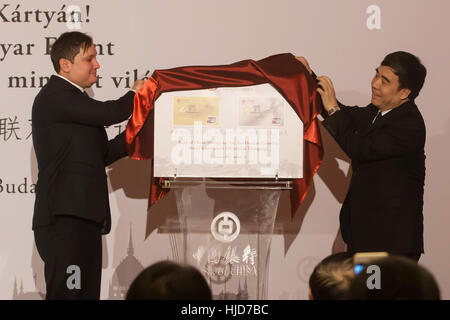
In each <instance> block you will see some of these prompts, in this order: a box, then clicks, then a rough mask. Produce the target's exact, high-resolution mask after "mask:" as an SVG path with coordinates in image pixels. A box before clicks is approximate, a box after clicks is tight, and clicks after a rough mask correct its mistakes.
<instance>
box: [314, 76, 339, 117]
mask: <svg viewBox="0 0 450 320" xmlns="http://www.w3.org/2000/svg"><path fill="white" fill-rule="evenodd" d="M317 80H318V85H319V87H318V88H317V92H318V93H319V94H320V97H321V98H322V104H323V107H324V108H325V110H326V111H327V112H328V111H329V110H330V109H332V108H333V107H336V106H337V105H338V103H337V100H336V93H335V91H334V87H333V82H331V79H330V78H328V77H326V76H320V77H317Z"/></svg>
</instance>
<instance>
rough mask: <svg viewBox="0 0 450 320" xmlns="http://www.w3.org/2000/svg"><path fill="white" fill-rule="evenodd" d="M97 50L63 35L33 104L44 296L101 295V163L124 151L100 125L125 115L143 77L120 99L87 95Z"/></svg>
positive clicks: (76, 36)
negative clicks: (47, 77) (50, 73)
mask: <svg viewBox="0 0 450 320" xmlns="http://www.w3.org/2000/svg"><path fill="white" fill-rule="evenodd" d="M96 55H97V52H96V49H95V46H94V45H93V42H92V38H91V37H89V36H87V35H85V34H83V33H80V32H68V33H64V34H62V35H61V36H60V37H59V38H58V39H57V40H56V41H55V43H54V44H53V46H52V50H51V59H52V63H53V66H54V69H55V71H56V73H57V75H54V76H52V77H51V78H50V80H49V81H48V83H47V85H45V86H44V87H43V88H42V89H41V91H40V92H39V94H38V95H37V96H36V98H35V100H34V104H33V110H32V126H33V128H32V129H33V131H32V132H33V145H34V150H35V153H36V158H37V162H38V169H39V174H38V181H37V186H36V201H35V207H34V215H33V230H34V235H35V242H36V247H37V249H38V252H39V254H40V256H41V258H42V259H43V261H44V264H45V271H44V272H45V281H46V287H47V295H46V299H99V298H100V282H101V266H102V243H101V235H102V234H107V233H108V232H109V231H110V228H111V215H110V209H109V199H108V187H107V180H106V173H105V166H107V165H109V164H111V163H113V162H114V161H116V160H118V159H120V158H122V157H124V156H126V154H127V153H126V148H125V132H123V133H122V134H119V135H118V136H116V137H115V138H114V139H113V140H110V141H108V138H107V135H106V131H105V128H104V126H109V125H112V124H114V123H118V122H121V121H124V120H126V119H127V118H128V117H129V116H130V115H131V113H132V111H133V99H134V91H135V90H138V89H139V88H140V87H141V86H142V84H143V81H142V80H138V81H136V83H135V84H134V86H133V90H130V91H128V92H127V93H126V94H125V95H124V96H122V97H121V98H119V99H118V100H114V101H105V102H100V101H96V100H94V99H91V98H90V97H89V96H88V95H87V94H86V93H85V92H84V89H86V88H89V87H91V86H92V85H93V84H94V83H96V81H97V69H98V68H100V65H99V64H98V62H97V59H96Z"/></svg>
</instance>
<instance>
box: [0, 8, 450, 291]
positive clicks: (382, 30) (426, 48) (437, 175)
mask: <svg viewBox="0 0 450 320" xmlns="http://www.w3.org/2000/svg"><path fill="white" fill-rule="evenodd" d="M71 5H76V6H78V7H79V8H80V10H81V20H82V22H81V23H80V24H79V27H80V31H83V32H87V33H89V34H91V35H92V36H93V37H94V42H95V43H97V44H101V45H102V50H100V48H98V51H99V53H102V54H101V55H99V57H98V60H99V62H100V65H101V69H100V70H99V74H100V76H101V77H102V78H101V79H100V82H99V86H98V87H96V86H94V87H93V88H92V95H93V96H94V97H95V98H96V99H100V100H105V99H111V98H117V97H119V96H120V95H122V94H123V93H124V92H125V90H126V86H127V85H132V84H133V81H134V76H135V74H137V75H138V76H139V77H142V76H145V75H147V76H149V75H151V73H152V72H153V70H155V69H165V68H170V67H177V66H183V65H214V64H227V63H232V62H235V61H239V60H242V59H249V58H252V59H261V58H264V57H266V56H269V55H272V54H276V53H282V52H291V53H293V54H296V55H303V56H305V57H307V59H308V60H309V62H310V65H311V67H312V68H313V70H314V71H315V72H316V73H317V74H318V75H322V74H324V75H328V76H330V77H331V78H332V79H333V81H334V84H335V88H336V91H337V96H338V98H339V99H340V101H342V102H343V103H346V104H349V105H365V104H367V103H368V101H369V97H370V81H371V78H372V76H373V74H374V69H375V68H376V67H377V66H378V65H379V63H380V62H381V60H382V58H383V57H384V56H385V55H386V54H387V53H389V52H392V51H397V50H405V51H410V52H412V53H414V54H416V55H418V56H419V57H420V58H421V59H422V61H423V63H424V64H425V66H426V67H427V69H428V76H427V79H426V82H425V86H424V88H423V90H422V93H421V94H420V96H419V98H418V99H417V104H418V105H419V108H420V110H421V112H422V114H423V117H424V119H425V123H426V126H427V142H426V154H427V162H426V166H427V176H426V185H425V199H424V201H425V205H424V217H425V251H426V254H425V255H424V256H423V257H422V259H421V261H420V263H421V264H422V265H424V266H425V267H427V268H428V269H429V270H430V271H431V272H432V273H433V274H434V275H435V276H436V278H437V280H438V283H439V285H440V287H441V291H442V296H443V297H444V298H446V299H448V298H450V276H449V274H448V270H450V268H449V267H450V241H449V240H450V239H449V235H448V231H447V229H448V226H449V225H450V216H449V215H448V208H449V200H448V199H449V193H450V182H449V181H450V179H449V178H450V174H449V170H448V169H447V167H448V166H447V165H448V163H449V161H450V151H449V150H448V140H449V137H450V110H449V109H448V108H447V103H446V98H445V95H446V92H447V91H448V88H447V85H448V80H446V79H447V75H448V74H450V64H449V63H448V57H449V56H450V44H449V42H448V41H447V37H446V36H447V34H448V33H449V31H450V20H449V19H448V13H449V12H450V2H448V1H447V0H434V1H425V0H416V1H407V0H397V1H387V0H372V1H366V0H341V1H334V0H320V1H300V0H278V1H273V0H272V1H269V0H265V1H264V0H263V1H262V0H246V1H242V0H239V1H238V0H227V1H225V0H165V1H137V0H129V1H127V2H122V1H120V2H119V1H117V2H113V1H106V0H97V1H88V0H86V1H71V2H64V1H51V0H41V1H39V2H37V1H4V2H2V3H0V30H1V34H0V94H1V97H2V99H1V102H0V106H1V107H0V150H1V166H0V180H1V181H0V205H1V217H0V219H1V220H0V221H1V223H0V298H1V299H12V298H22V299H37V298H39V297H40V296H39V295H38V292H43V291H44V280H43V264H42V261H41V260H40V258H39V256H38V254H37V252H36V249H35V246H34V240H33V233H32V231H31V219H32V211H33V203H34V193H33V192H34V185H33V184H34V183H35V182H36V178H37V169H36V159H35V156H34V150H33V147H32V141H31V136H30V133H31V122H30V119H31V106H32V101H33V99H34V96H35V95H36V94H37V92H38V91H39V85H40V77H43V76H49V75H51V74H52V73H53V70H52V66H51V62H50V58H49V56H48V54H46V51H47V43H48V41H49V39H51V38H52V37H58V36H59V35H60V34H61V33H62V32H65V31H69V29H68V25H67V23H66V21H67V20H68V15H67V14H66V9H67V8H68V7H70V6H71ZM374 6H375V7H374ZM101 51H103V52H101ZM22 77H23V78H22ZM124 129H125V123H123V124H122V125H118V126H111V127H110V128H108V134H109V136H110V137H113V136H114V135H115V134H117V133H118V132H119V131H120V130H124ZM322 138H323V141H324V144H325V152H326V154H325V159H324V162H323V163H322V166H321V168H320V170H319V173H318V175H316V176H315V178H314V183H313V186H312V187H311V190H310V193H309V195H308V196H307V198H306V200H305V203H304V204H303V205H302V207H301V208H300V209H299V211H298V212H297V215H296V217H295V218H294V219H293V220H292V221H291V220H290V218H289V211H290V210H289V209H290V208H289V201H288V194H287V193H284V194H283V195H282V199H281V203H280V208H279V210H278V216H277V222H276V232H277V234H276V235H275V236H274V238H273V241H272V253H271V262H270V271H269V272H270V273H269V298H271V299H306V297H307V295H306V292H307V280H308V278H309V274H310V273H311V271H312V268H313V267H314V265H315V264H316V263H317V262H318V261H319V260H321V259H322V258H323V257H325V256H327V255H329V254H330V253H331V252H332V251H333V250H334V251H336V250H342V243H341V242H340V241H339V238H338V237H337V231H338V213H339V209H340V206H341V203H342V201H343V198H344V196H345V193H346V189H347V186H348V181H349V174H350V173H349V172H348V168H349V160H348V158H347V157H346V156H345V155H344V154H343V152H342V151H341V150H340V149H339V147H338V146H337V145H336V143H335V142H334V141H333V140H332V139H331V138H330V136H329V135H328V134H327V133H326V132H325V131H324V130H322ZM149 165H150V163H149V162H148V161H133V160H129V159H122V160H120V161H118V162H116V163H115V164H113V165H112V166H111V167H109V168H108V175H109V187H110V202H111V209H112V215H113V228H112V231H111V234H109V235H108V236H106V237H105V238H104V241H103V243H104V262H103V268H104V269H103V280H102V298H103V299H109V298H111V296H110V292H109V289H110V286H112V285H116V286H117V285H118V284H119V285H124V284H126V283H127V282H129V281H131V280H130V279H132V278H133V277H134V275H135V273H136V272H138V271H139V270H140V269H141V268H142V267H145V266H147V265H149V264H151V263H153V262H156V261H158V260H161V259H166V258H170V259H172V258H174V257H173V253H172V251H171V246H170V241H169V240H170V236H169V235H168V234H167V233H164V232H158V227H160V226H161V225H162V224H163V223H164V221H165V219H166V217H167V216H168V215H174V214H176V207H175V203H174V198H173V195H169V196H167V197H166V198H164V199H163V200H162V201H161V202H160V203H158V204H157V205H155V206H154V207H152V209H151V210H150V211H149V212H147V195H148V188H149V175H150V172H149ZM130 230H131V231H132V233H131V235H132V237H131V240H132V242H130ZM130 245H132V247H131V246H130Z"/></svg>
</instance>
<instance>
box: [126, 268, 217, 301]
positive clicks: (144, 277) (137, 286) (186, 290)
mask: <svg viewBox="0 0 450 320" xmlns="http://www.w3.org/2000/svg"><path fill="white" fill-rule="evenodd" d="M211 299H212V293H211V289H210V288H209V286H208V283H207V282H206V279H205V278H204V277H203V275H202V274H201V273H200V271H199V270H197V269H196V268H194V267H191V266H187V265H179V264H177V263H175V262H171V261H161V262H157V263H155V264H153V265H151V266H149V267H147V268H146V269H144V270H143V271H142V272H141V273H140V274H139V275H138V276H137V277H136V279H135V280H134V281H133V283H132V284H131V286H130V288H129V290H128V293H127V296H126V300H211Z"/></svg>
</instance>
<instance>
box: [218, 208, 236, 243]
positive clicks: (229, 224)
mask: <svg viewBox="0 0 450 320" xmlns="http://www.w3.org/2000/svg"><path fill="white" fill-rule="evenodd" d="M240 231H241V223H240V222H239V218H238V217H237V216H236V215H235V214H234V213H231V212H227V211H225V212H222V213H220V214H218V215H217V216H216V217H215V218H214V220H213V221H212V222H211V233H212V235H213V237H214V238H215V239H216V240H218V241H220V242H231V241H233V240H234V239H236V238H237V236H238V235H239V232H240Z"/></svg>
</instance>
